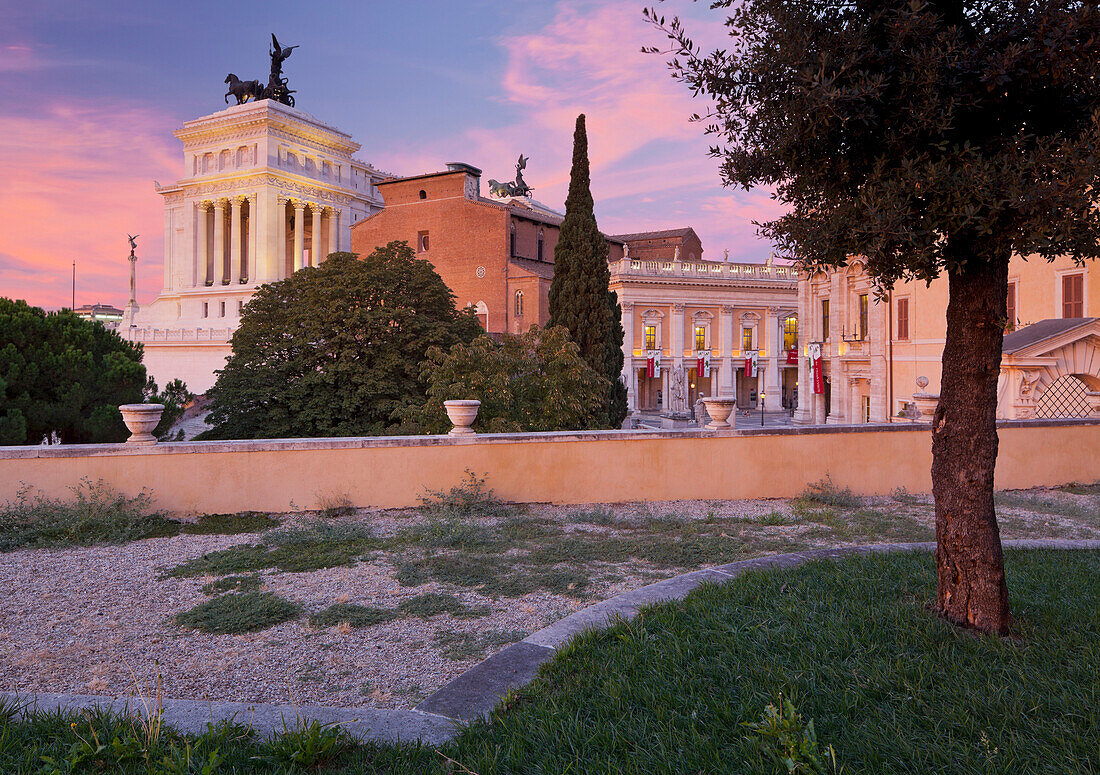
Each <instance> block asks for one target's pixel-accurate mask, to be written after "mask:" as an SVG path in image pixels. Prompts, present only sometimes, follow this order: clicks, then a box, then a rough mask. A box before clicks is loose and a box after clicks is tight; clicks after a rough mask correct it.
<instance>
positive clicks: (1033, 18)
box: [647, 0, 1100, 633]
mask: <svg viewBox="0 0 1100 775" xmlns="http://www.w3.org/2000/svg"><path fill="white" fill-rule="evenodd" d="M715 6H724V7H728V8H731V10H730V12H729V17H728V19H727V20H726V25H727V29H728V30H729V34H730V35H731V36H732V38H733V43H732V45H731V47H730V49H729V50H727V51H722V50H718V51H715V52H714V53H711V54H706V55H704V54H701V53H700V51H699V49H698V48H697V47H696V46H695V45H694V44H693V43H692V41H691V40H690V38H688V37H687V35H686V33H685V30H684V28H683V26H682V25H681V23H680V22H679V20H677V19H673V20H672V22H671V23H668V24H666V23H665V20H664V19H663V18H659V17H658V16H657V15H656V13H655V12H654V11H652V10H649V11H647V16H649V18H650V19H651V20H652V21H653V22H654V23H655V24H656V25H657V26H658V27H660V28H662V29H663V30H664V31H665V32H666V33H667V34H668V36H669V38H670V39H671V40H672V43H673V45H672V52H673V53H674V58H673V59H672V61H671V62H670V65H671V67H672V69H673V71H674V75H676V76H677V77H679V78H680V79H682V80H683V81H684V82H685V83H686V85H687V86H688V87H689V88H690V89H691V90H692V91H693V92H694V93H695V94H696V95H701V96H704V97H707V98H710V99H712V100H713V106H714V107H713V111H712V113H711V115H710V116H708V120H709V122H710V124H709V126H708V128H707V131H708V132H709V133H711V134H713V135H714V136H716V137H717V138H718V142H719V145H716V146H715V147H714V148H713V149H712V154H713V155H714V156H716V157H718V158H719V159H721V164H722V166H721V170H722V177H723V179H724V181H725V182H726V183H727V184H728V185H737V186H742V187H745V188H749V187H752V186H760V185H764V186H771V187H774V190H775V192H776V197H777V198H778V200H779V201H780V202H782V203H784V204H786V205H787V206H788V207H789V211H788V212H787V214H785V215H782V216H780V217H778V218H776V219H775V220H772V221H769V222H767V223H764V224H761V231H762V233H763V234H764V235H766V236H768V237H770V238H771V239H773V240H774V241H775V242H776V243H777V244H778V245H779V247H780V248H781V249H782V250H785V251H786V252H787V253H788V254H789V255H790V256H792V257H793V258H794V259H796V260H797V262H798V263H799V265H800V266H801V267H802V268H803V269H805V270H807V271H813V270H815V269H819V268H826V269H827V268H831V267H840V266H844V265H845V264H846V263H847V261H848V258H849V256H853V255H859V256H865V257H866V259H867V272H868V273H869V274H870V275H871V277H872V278H873V279H874V280H875V281H876V282H877V283H878V285H879V286H880V288H881V289H882V291H883V292H887V291H888V290H889V289H890V288H891V287H892V286H893V284H894V283H895V282H897V281H899V280H908V279H917V280H926V281H930V280H932V279H934V278H936V277H938V276H939V275H941V274H946V275H947V276H948V282H949V293H950V296H949V303H948V308H947V339H946V344H945V345H944V349H943V376H942V383H941V390H940V402H939V406H938V408H937V409H936V413H935V415H934V418H933V430H932V455H933V464H932V488H933V493H934V495H935V499H936V538H937V550H936V565H937V574H938V581H939V591H938V606H939V610H940V611H941V612H942V614H943V615H944V616H946V617H947V618H948V619H949V620H951V621H954V622H957V623H959V624H961V625H964V626H970V627H974V628H977V629H979V630H984V631H989V632H998V633H1004V632H1006V631H1007V630H1008V629H1009V626H1010V622H1011V620H1010V616H1009V605H1008V590H1007V586H1006V583H1005V576H1004V560H1003V556H1002V551H1001V542H1000V534H999V530H998V526H997V519H996V514H995V511H994V504H993V471H994V465H995V463H996V458H997V427H996V406H997V395H996V390H997V375H998V373H999V369H1000V363H1001V348H1002V339H1003V334H1004V328H1005V324H1006V297H1007V277H1008V263H1009V258H1010V257H1011V256H1012V255H1013V254H1014V253H1015V254H1019V255H1024V256H1038V257H1041V258H1042V259H1046V260H1053V259H1054V258H1055V257H1057V256H1059V255H1070V256H1072V257H1074V258H1075V259H1077V260H1078V261H1083V260H1085V259H1089V258H1095V257H1096V256H1097V255H1098V254H1100V213H1098V210H1097V207H1096V191H1097V189H1098V186H1100V164H1098V159H1097V154H1096V149H1097V148H1100V10H1098V8H1097V5H1096V3H1089V2H1078V1H1077V0H1032V1H1031V2H1024V1H1023V0H881V1H880V2H863V1H860V2H850V1H849V0H815V2H805V1H800V0H799V1H796V0H743V2H739V3H737V4H734V3H732V2H731V1H730V0H720V1H719V2H716V3H715ZM651 50H655V49H651Z"/></svg>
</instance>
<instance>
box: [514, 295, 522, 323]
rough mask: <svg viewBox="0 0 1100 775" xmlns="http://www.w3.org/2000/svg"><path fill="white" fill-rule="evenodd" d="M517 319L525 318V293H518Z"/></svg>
mask: <svg viewBox="0 0 1100 775" xmlns="http://www.w3.org/2000/svg"><path fill="white" fill-rule="evenodd" d="M516 317H517V318H521V317H523V291H516Z"/></svg>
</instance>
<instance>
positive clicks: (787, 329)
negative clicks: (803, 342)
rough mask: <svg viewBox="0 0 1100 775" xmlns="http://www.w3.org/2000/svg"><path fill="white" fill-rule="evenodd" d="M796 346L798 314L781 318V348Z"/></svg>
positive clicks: (790, 348) (788, 348) (791, 348)
mask: <svg viewBox="0 0 1100 775" xmlns="http://www.w3.org/2000/svg"><path fill="white" fill-rule="evenodd" d="M796 347H798V316H797V315H791V316H790V317H788V318H784V319H783V349H784V350H793V349H795V348H796Z"/></svg>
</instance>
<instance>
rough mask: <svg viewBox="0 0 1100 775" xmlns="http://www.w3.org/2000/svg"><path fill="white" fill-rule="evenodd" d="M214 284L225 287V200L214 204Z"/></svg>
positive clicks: (219, 200)
mask: <svg viewBox="0 0 1100 775" xmlns="http://www.w3.org/2000/svg"><path fill="white" fill-rule="evenodd" d="M214 282H215V283H218V282H220V283H221V284H222V285H225V284H226V283H227V282H229V280H228V279H227V278H226V276H225V200H224V199H218V200H216V201H215V202H214Z"/></svg>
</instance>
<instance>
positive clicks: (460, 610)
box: [397, 592, 493, 619]
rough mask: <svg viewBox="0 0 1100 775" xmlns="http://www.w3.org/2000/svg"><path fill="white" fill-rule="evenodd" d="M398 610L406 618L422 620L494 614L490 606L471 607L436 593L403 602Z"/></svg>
mask: <svg viewBox="0 0 1100 775" xmlns="http://www.w3.org/2000/svg"><path fill="white" fill-rule="evenodd" d="M397 608H398V610H399V611H400V612H401V613H402V614H404V615H405V616H417V617H419V618H421V619H429V618H431V617H433V616H438V615H439V614H450V615H451V616H454V617H456V618H458V619H476V618H479V617H482V616H488V615H489V614H491V613H492V612H493V609H492V608H490V607H489V606H485V605H479V606H469V605H466V604H465V603H463V602H462V601H461V600H459V599H458V598H457V597H455V596H454V595H442V594H439V593H436V592H429V593H426V594H423V595H417V596H416V597H410V598H409V599H408V600H402V601H401V604H400V605H398V607H397Z"/></svg>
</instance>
